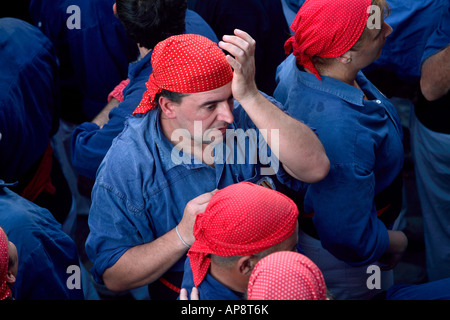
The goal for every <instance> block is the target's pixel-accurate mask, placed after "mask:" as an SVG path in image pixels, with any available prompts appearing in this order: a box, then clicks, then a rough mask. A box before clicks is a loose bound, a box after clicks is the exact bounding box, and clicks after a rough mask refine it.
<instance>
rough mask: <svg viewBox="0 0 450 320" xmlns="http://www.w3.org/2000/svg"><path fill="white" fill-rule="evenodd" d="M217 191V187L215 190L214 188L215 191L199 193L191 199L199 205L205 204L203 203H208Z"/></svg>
mask: <svg viewBox="0 0 450 320" xmlns="http://www.w3.org/2000/svg"><path fill="white" fill-rule="evenodd" d="M217 191H218V189H215V190H213V191H211V192H206V193H203V194H201V195H199V196H198V197H196V198H194V199H192V200H191V201H192V202H194V203H195V204H197V205H203V204H205V203H206V204H207V203H208V202H209V201H210V200H211V198H212V196H213V195H214V194H215V193H216V192H217Z"/></svg>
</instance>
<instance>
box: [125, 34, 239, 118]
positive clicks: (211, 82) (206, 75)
mask: <svg viewBox="0 0 450 320" xmlns="http://www.w3.org/2000/svg"><path fill="white" fill-rule="evenodd" d="M152 67H153V72H152V74H151V75H150V77H149V79H148V82H147V83H146V87H147V91H146V92H145V93H144V95H143V98H142V101H141V103H140V104H139V105H138V107H137V108H136V110H135V111H134V112H133V114H137V113H145V112H147V111H149V110H151V109H154V108H155V107H156V105H157V103H156V101H155V96H156V95H157V94H158V93H160V92H161V91H162V90H163V89H165V90H168V91H172V92H178V93H196V92H204V91H210V90H214V89H217V88H220V87H222V86H224V85H226V84H227V83H229V82H230V81H231V80H232V79H233V71H232V69H231V66H230V65H229V63H228V62H227V60H226V57H225V54H224V53H223V51H222V50H221V49H220V48H219V47H218V46H217V44H216V43H214V42H212V41H211V40H209V39H208V38H205V37H203V36H200V35H195V34H182V35H177V36H172V37H169V38H167V39H166V40H164V41H162V42H160V43H158V44H157V45H156V47H155V49H154V51H153V53H152Z"/></svg>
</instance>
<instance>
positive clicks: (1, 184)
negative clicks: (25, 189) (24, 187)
mask: <svg viewBox="0 0 450 320" xmlns="http://www.w3.org/2000/svg"><path fill="white" fill-rule="evenodd" d="M18 183H19V182H12V183H6V182H5V181H3V180H1V179H0V188H8V187H15V186H17V184H18Z"/></svg>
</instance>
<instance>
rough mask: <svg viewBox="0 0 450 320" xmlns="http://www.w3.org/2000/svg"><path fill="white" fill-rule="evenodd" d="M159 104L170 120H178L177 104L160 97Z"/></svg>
mask: <svg viewBox="0 0 450 320" xmlns="http://www.w3.org/2000/svg"><path fill="white" fill-rule="evenodd" d="M158 103H159V106H160V107H161V111H162V112H163V113H164V114H165V115H166V117H167V118H169V119H174V118H176V108H177V106H178V105H177V104H176V103H175V102H173V101H172V100H170V99H168V98H166V97H161V96H160V97H159V100H158Z"/></svg>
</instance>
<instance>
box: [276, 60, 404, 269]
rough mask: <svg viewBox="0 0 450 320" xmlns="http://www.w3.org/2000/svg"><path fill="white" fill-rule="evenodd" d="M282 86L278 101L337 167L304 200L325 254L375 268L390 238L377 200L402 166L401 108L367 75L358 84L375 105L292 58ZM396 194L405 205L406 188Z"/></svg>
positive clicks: (284, 69)
mask: <svg viewBox="0 0 450 320" xmlns="http://www.w3.org/2000/svg"><path fill="white" fill-rule="evenodd" d="M277 81H278V82H279V83H278V87H277V89H276V91H275V93H274V97H275V98H276V99H277V100H278V101H280V102H281V103H283V104H284V106H285V107H286V109H287V111H288V113H290V114H291V115H292V116H293V117H294V118H297V119H301V120H303V121H304V122H305V124H307V125H308V126H310V127H312V128H315V130H316V133H317V135H318V137H319V139H320V141H321V142H322V144H323V146H324V148H325V152H326V153H327V156H328V158H329V160H330V171H329V173H328V176H327V177H326V178H325V179H323V180H322V181H320V182H318V183H315V184H311V185H309V186H308V187H307V190H306V194H305V198H304V211H305V213H306V214H312V213H314V216H313V217H312V222H313V224H314V227H315V229H316V231H317V233H318V236H319V238H320V240H321V243H322V246H323V247H324V248H325V249H327V250H328V251H330V252H331V253H332V254H333V255H335V256H336V257H337V258H338V259H340V260H343V261H345V262H347V263H349V264H351V265H355V266H356V265H365V264H368V263H372V262H375V261H376V260H378V259H379V258H380V256H381V255H382V254H383V253H384V252H385V251H386V249H387V247H388V245H389V237H388V232H387V228H386V225H385V223H383V222H382V221H381V220H380V219H378V217H377V206H376V203H375V201H374V199H375V198H376V197H377V196H378V195H379V194H382V193H383V191H384V190H385V189H387V188H389V187H390V186H391V185H392V184H393V182H394V181H398V177H399V175H400V172H401V169H402V165H403V145H402V137H403V136H402V128H401V124H400V119H399V117H398V115H397V112H396V110H395V107H394V106H393V105H392V104H391V103H390V102H389V100H388V99H387V98H385V97H384V96H383V94H381V93H380V92H379V91H378V90H377V89H376V88H375V87H374V86H373V85H372V84H371V83H370V82H369V81H368V80H367V79H366V78H365V76H364V75H363V74H362V73H361V72H359V73H358V75H357V78H356V81H357V83H358V84H359V86H360V87H361V89H362V90H363V91H364V93H365V94H366V96H367V97H368V100H364V99H363V91H361V90H359V89H357V88H355V87H353V86H350V85H348V84H346V83H344V82H342V81H339V80H337V79H333V78H330V77H326V76H323V77H322V81H320V80H319V79H318V78H316V76H315V75H314V74H312V73H308V72H304V71H300V70H299V69H298V67H297V65H296V59H295V57H294V56H293V55H292V54H291V55H290V56H289V57H288V58H287V59H286V61H285V62H284V63H283V64H281V65H280V67H279V69H278V75H277ZM400 178H401V176H400ZM400 181H401V180H400ZM395 191H396V194H397V195H399V198H400V199H397V198H395V199H388V200H394V201H395V200H396V201H397V202H396V203H397V204H398V202H399V201H401V187H400V189H399V188H396V190H395ZM388 196H389V195H388ZM390 204H391V203H388V205H390ZM397 206H398V205H397ZM400 207H401V203H400ZM396 214H398V212H396ZM382 216H383V215H382Z"/></svg>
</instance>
